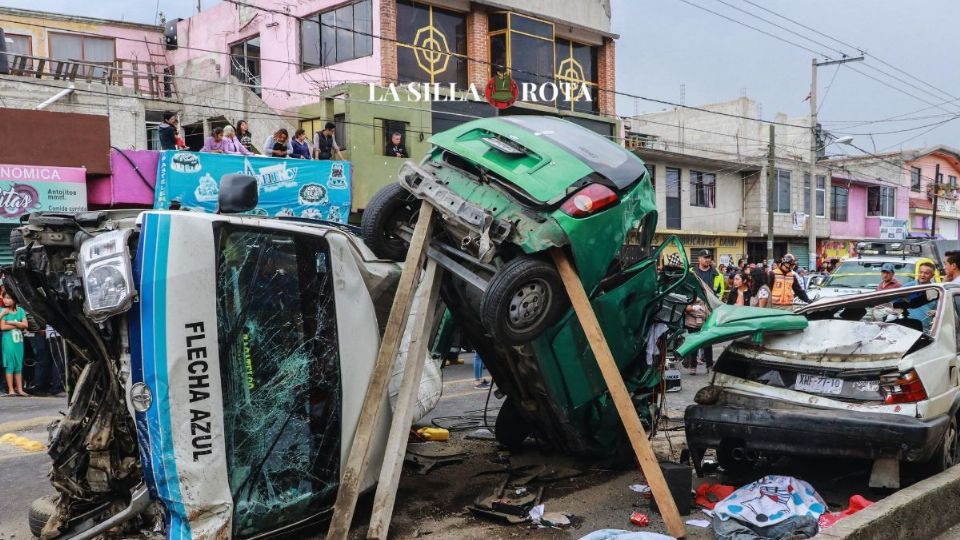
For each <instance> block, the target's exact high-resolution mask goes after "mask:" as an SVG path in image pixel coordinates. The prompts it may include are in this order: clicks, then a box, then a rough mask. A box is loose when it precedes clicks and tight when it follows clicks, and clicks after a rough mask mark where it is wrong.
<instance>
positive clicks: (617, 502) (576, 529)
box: [0, 349, 950, 540]
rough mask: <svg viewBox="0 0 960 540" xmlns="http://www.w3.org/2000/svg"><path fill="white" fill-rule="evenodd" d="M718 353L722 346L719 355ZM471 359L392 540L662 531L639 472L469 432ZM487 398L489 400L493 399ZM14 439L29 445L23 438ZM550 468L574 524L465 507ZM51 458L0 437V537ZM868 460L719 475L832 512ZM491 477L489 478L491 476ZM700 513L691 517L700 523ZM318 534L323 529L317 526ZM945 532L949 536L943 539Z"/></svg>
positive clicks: (477, 409) (365, 507)
mask: <svg viewBox="0 0 960 540" xmlns="http://www.w3.org/2000/svg"><path fill="white" fill-rule="evenodd" d="M717 352H719V349H718V351H717ZM471 358H472V355H467V354H465V355H463V359H464V364H462V365H453V366H449V367H447V368H444V370H443V376H444V393H443V397H442V399H441V400H440V403H439V404H438V406H437V407H436V408H435V409H434V410H433V411H431V413H429V414H428V415H427V416H426V417H425V418H423V419H421V420H419V421H418V422H417V424H418V425H421V426H431V425H435V424H439V425H442V426H446V427H450V428H451V429H452V431H453V433H452V437H451V440H450V441H448V442H442V443H441V442H433V443H424V444H421V445H415V446H411V448H412V449H413V450H414V451H416V452H418V453H422V454H429V455H449V454H454V453H461V452H462V453H464V454H465V456H464V458H463V461H462V462H461V463H458V464H454V465H448V466H444V467H441V468H438V469H435V470H433V471H431V472H430V473H428V474H425V475H420V474H416V473H415V472H413V471H411V470H409V468H408V469H405V470H404V473H403V476H402V478H401V482H400V487H399V490H398V494H397V504H396V508H395V513H394V521H393V525H392V528H391V537H393V538H415V537H424V536H426V535H429V538H430V539H436V540H441V539H446V538H450V539H454V538H456V539H461V538H463V539H472V538H475V539H477V540H488V539H489V538H505V537H513V536H531V537H533V538H579V537H581V536H583V535H585V534H587V533H588V532H590V531H593V530H596V529H599V528H620V529H627V530H637V531H639V530H645V531H650V532H663V524H662V522H661V521H660V519H659V515H658V514H656V512H654V511H652V510H651V509H650V504H649V501H648V500H646V499H644V498H643V497H642V496H640V495H638V494H636V493H633V492H632V491H630V490H629V489H628V486H629V485H631V484H636V483H643V482H644V480H643V478H642V475H641V474H640V473H639V472H638V471H636V470H626V471H624V470H610V469H607V468H605V467H604V466H603V465H602V464H597V463H591V462H585V461H582V460H577V459H575V458H571V457H570V456H565V455H562V454H560V453H557V452H553V451H552V450H551V449H550V448H544V447H540V446H537V445H536V444H535V442H534V441H532V440H529V441H528V445H527V446H528V448H527V449H526V451H524V452H519V453H514V454H513V455H511V454H510V453H505V452H503V451H501V450H499V449H498V447H497V445H496V443H495V442H494V441H492V440H482V439H481V440H478V439H471V438H468V437H467V435H468V434H471V433H473V432H474V431H475V430H477V429H478V428H481V427H482V426H483V410H484V408H485V405H486V408H487V421H488V423H489V424H493V423H494V422H495V419H496V411H497V410H498V409H499V407H500V400H499V399H497V398H496V396H495V395H494V394H492V393H488V391H487V390H478V389H474V387H473V384H474V382H473V369H472V365H471ZM682 377H683V379H682V390H681V391H680V392H674V393H670V394H668V398H667V411H666V416H667V417H668V419H667V421H666V423H665V424H664V427H666V428H670V427H673V428H675V429H674V430H661V432H660V433H659V434H658V435H657V437H655V438H654V441H653V445H654V448H655V450H656V451H657V453H658V455H660V456H661V457H670V458H673V459H676V458H677V456H678V455H679V452H680V450H681V449H682V448H683V445H684V440H683V439H684V438H683V431H682V420H683V410H684V409H685V408H686V406H687V405H688V404H689V403H692V401H693V396H694V394H695V393H696V391H697V390H698V389H699V388H700V387H702V386H703V385H705V384H707V382H708V381H709V378H710V376H709V375H708V374H707V375H695V376H691V375H688V374H687V373H686V372H684V373H683V376H682ZM488 396H489V402H487V399H488ZM63 401H64V400H62V399H55V398H0V439H2V437H3V435H5V434H7V433H13V434H15V435H18V436H20V437H24V438H25V439H29V440H32V441H37V442H41V443H45V442H46V440H47V439H46V429H45V426H46V424H47V423H48V422H49V420H51V419H52V418H54V417H55V416H56V415H57V414H58V412H59V411H60V410H61V409H62V408H63V407H64V403H63ZM17 442H20V443H21V444H26V443H25V441H23V440H20V439H18V440H17ZM531 464H544V465H547V466H550V467H566V468H572V469H576V470H578V471H580V474H579V475H578V476H577V477H575V478H573V479H569V480H564V481H559V482H555V483H551V484H548V485H547V486H545V491H544V494H543V502H544V504H545V505H546V509H547V511H560V512H565V513H568V514H569V515H571V516H573V525H572V526H571V527H570V528H567V529H563V530H556V529H541V530H531V529H527V528H525V527H524V526H507V525H501V524H496V523H492V522H490V521H487V520H483V519H480V518H477V517H474V516H473V515H471V514H470V513H469V512H467V511H466V510H465V507H466V506H467V505H469V504H470V503H472V502H473V500H474V499H475V498H476V497H477V496H478V495H481V494H483V493H485V492H486V491H489V490H491V489H492V488H493V487H495V486H496V485H498V483H499V482H500V481H501V480H502V478H503V476H502V475H500V476H497V475H496V474H495V473H497V471H498V470H503V469H504V468H506V467H518V466H522V465H531ZM48 467H49V458H48V457H47V455H46V454H45V452H44V451H43V450H40V451H30V450H27V449H24V448H22V447H21V446H15V445H14V444H11V443H10V442H2V441H0V540H7V539H24V538H30V533H29V528H28V527H27V508H28V505H29V503H30V501H31V500H33V499H34V498H36V497H39V496H42V495H45V494H50V493H53V489H52V488H51V487H50V484H49V482H48V480H47V478H46V473H47V469H48ZM869 471H870V464H869V463H867V462H856V461H840V460H806V461H804V460H783V461H782V462H780V463H777V464H776V465H775V466H773V467H771V468H768V469H763V470H756V471H753V472H751V473H748V474H747V475H744V476H741V477H739V478H733V477H727V476H719V473H714V476H713V477H712V480H713V481H721V482H723V483H728V484H732V485H743V484H745V483H747V482H750V481H753V480H755V479H757V478H759V477H760V476H762V475H763V474H767V473H778V474H788V475H791V476H796V477H798V478H803V479H805V480H807V481H809V482H810V483H811V484H812V485H813V486H814V487H815V488H816V489H817V490H818V492H819V493H820V494H821V496H822V497H823V498H824V499H825V500H826V502H827V503H828V504H829V506H830V508H831V509H832V510H837V509H840V508H842V507H845V506H846V501H847V499H848V498H849V496H850V495H853V494H861V495H864V496H866V497H867V498H868V499H871V500H877V499H879V498H881V497H883V496H885V495H887V494H888V493H889V492H884V491H875V490H870V489H868V488H867V486H866V484H867V480H868V475H869ZM491 473H493V474H491ZM371 499H372V497H371V496H369V495H368V496H365V497H363V498H361V501H360V506H358V510H357V513H356V519H355V520H354V527H353V529H352V531H351V538H358V539H359V538H363V537H364V536H365V532H366V524H367V523H368V522H369V506H370V501H371ZM633 511H640V512H643V513H645V514H647V515H648V516H649V517H650V518H651V524H650V526H648V527H645V528H643V529H639V528H637V527H634V526H632V525H631V524H630V523H629V516H630V514H631V512H633ZM704 517H705V516H703V515H702V514H700V513H698V512H695V513H694V514H692V515H690V516H687V517H685V519H703V518H704ZM688 533H689V534H688V538H690V539H691V540H699V539H709V538H713V533H712V530H710V529H697V528H695V527H692V526H690V527H688ZM304 536H309V533H308V534H307V535H302V536H300V537H301V538H302V537H304ZM314 537H316V538H321V537H322V534H321V533H320V531H319V530H318V531H317V532H316V533H315V536H314ZM944 538H950V537H948V536H945V537H944Z"/></svg>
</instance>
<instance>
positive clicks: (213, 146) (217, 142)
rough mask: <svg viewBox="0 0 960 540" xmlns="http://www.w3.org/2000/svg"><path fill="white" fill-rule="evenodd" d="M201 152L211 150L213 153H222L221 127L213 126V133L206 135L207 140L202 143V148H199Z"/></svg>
mask: <svg viewBox="0 0 960 540" xmlns="http://www.w3.org/2000/svg"><path fill="white" fill-rule="evenodd" d="M200 151H201V152H212V153H214V154H224V153H225V152H224V151H223V128H222V127H215V128H213V135H211V136H209V137H207V140H206V141H205V142H204V143H203V148H201V149H200Z"/></svg>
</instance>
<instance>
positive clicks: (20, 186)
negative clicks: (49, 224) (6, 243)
mask: <svg viewBox="0 0 960 540" xmlns="http://www.w3.org/2000/svg"><path fill="white" fill-rule="evenodd" d="M86 209H87V170H86V169H84V168H83V167H44V166H42V165H0V223H18V222H19V221H20V216H22V215H24V214H28V213H30V212H39V211H45V212H84V211H86Z"/></svg>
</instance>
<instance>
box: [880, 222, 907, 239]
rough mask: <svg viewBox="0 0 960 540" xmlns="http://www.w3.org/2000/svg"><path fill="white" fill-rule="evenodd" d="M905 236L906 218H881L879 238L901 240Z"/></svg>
mask: <svg viewBox="0 0 960 540" xmlns="http://www.w3.org/2000/svg"><path fill="white" fill-rule="evenodd" d="M906 237H907V220H905V219H881V220H880V238H884V239H889V240H903V239H904V238H906Z"/></svg>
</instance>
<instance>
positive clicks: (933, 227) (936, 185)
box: [930, 163, 940, 238]
mask: <svg viewBox="0 0 960 540" xmlns="http://www.w3.org/2000/svg"><path fill="white" fill-rule="evenodd" d="M939 191H940V164H939V163H937V170H936V172H935V173H933V218H931V219H930V238H936V237H937V203H939V202H940V201H939V197H938V196H937V194H938V192H939Z"/></svg>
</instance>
